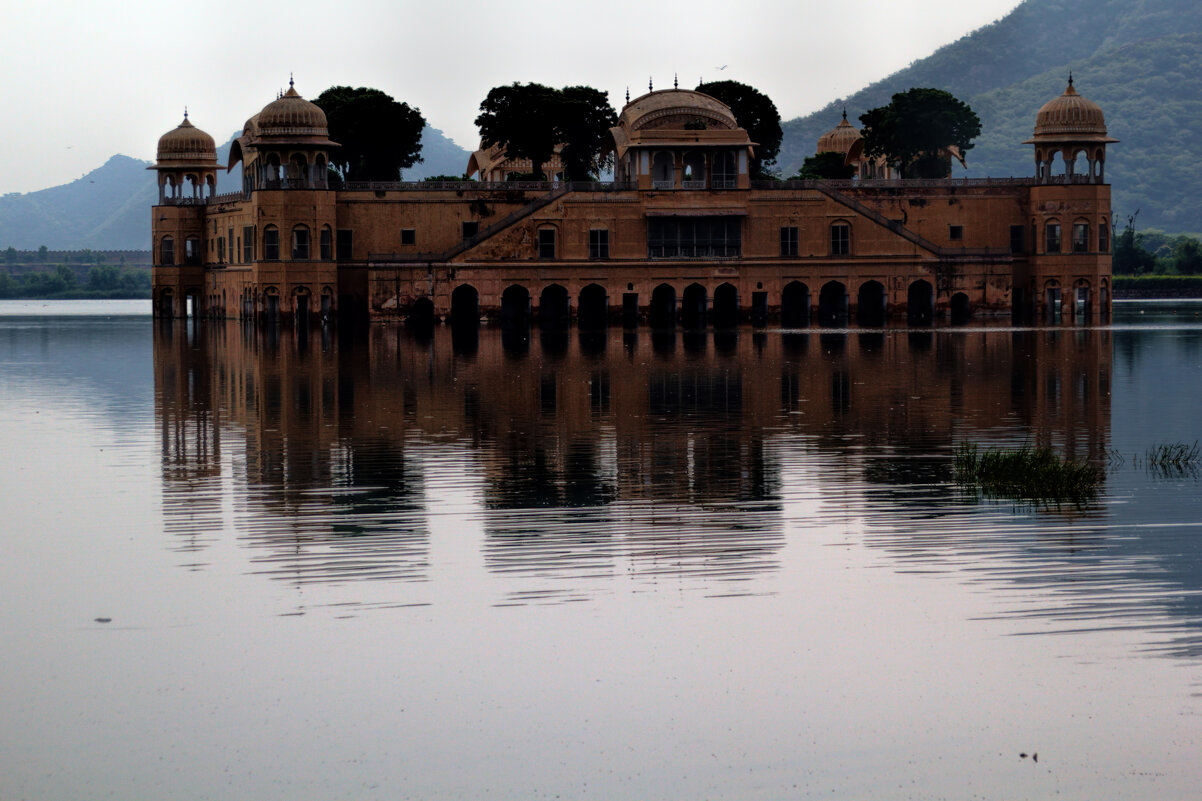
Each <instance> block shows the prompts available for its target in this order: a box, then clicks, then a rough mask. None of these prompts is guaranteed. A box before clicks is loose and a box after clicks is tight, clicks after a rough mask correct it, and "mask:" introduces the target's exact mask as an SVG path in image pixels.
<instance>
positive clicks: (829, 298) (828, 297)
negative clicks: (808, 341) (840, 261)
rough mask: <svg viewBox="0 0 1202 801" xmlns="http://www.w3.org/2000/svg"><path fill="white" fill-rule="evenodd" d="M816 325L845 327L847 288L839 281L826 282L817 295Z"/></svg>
mask: <svg viewBox="0 0 1202 801" xmlns="http://www.w3.org/2000/svg"><path fill="white" fill-rule="evenodd" d="M818 324H819V325H822V326H827V327H837V326H843V325H847V287H845V286H844V285H843V284H842V282H840V281H827V282H826V283H825V284H823V285H822V291H821V292H819V293H818Z"/></svg>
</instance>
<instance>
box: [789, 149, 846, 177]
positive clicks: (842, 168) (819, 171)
mask: <svg viewBox="0 0 1202 801" xmlns="http://www.w3.org/2000/svg"><path fill="white" fill-rule="evenodd" d="M845 160H846V158H845V156H844V155H843V154H842V153H835V152H832V151H827V152H825V153H819V154H817V155H814V156H808V157H807V158H806V160H805V163H803V164H802V165H801V169H800V170H798V172H797V175H795V176H793V177H794V178H799V179H802V180H812V181H814V180H847V179H848V178H851V177H853V176H854V175H855V174H856V168H855V166H854V165H851V164H845V163H844V161H845Z"/></svg>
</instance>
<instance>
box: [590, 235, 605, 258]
mask: <svg viewBox="0 0 1202 801" xmlns="http://www.w3.org/2000/svg"><path fill="white" fill-rule="evenodd" d="M588 257H589V258H590V259H608V258H609V230H608V229H606V228H593V229H592V230H590V231H589V232H588Z"/></svg>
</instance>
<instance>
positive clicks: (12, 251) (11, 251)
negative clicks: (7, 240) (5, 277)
mask: <svg viewBox="0 0 1202 801" xmlns="http://www.w3.org/2000/svg"><path fill="white" fill-rule="evenodd" d="M4 260H5V261H6V262H8V263H9V264H15V263H16V261H17V249H16V248H15V247H13V246H12V245H9V247H8V250H6V251H4Z"/></svg>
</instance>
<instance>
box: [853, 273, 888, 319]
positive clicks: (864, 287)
mask: <svg viewBox="0 0 1202 801" xmlns="http://www.w3.org/2000/svg"><path fill="white" fill-rule="evenodd" d="M886 303H887V299H886V297H885V285H884V284H882V283H881V282H880V281H865V282H864V283H862V284H860V291H859V292H858V293H857V294H856V322H858V323H859V324H860V325H862V326H865V327H869V328H879V327H880V326H882V325H884V324H885V312H886Z"/></svg>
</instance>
